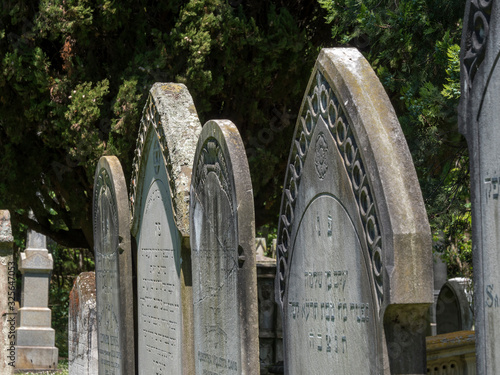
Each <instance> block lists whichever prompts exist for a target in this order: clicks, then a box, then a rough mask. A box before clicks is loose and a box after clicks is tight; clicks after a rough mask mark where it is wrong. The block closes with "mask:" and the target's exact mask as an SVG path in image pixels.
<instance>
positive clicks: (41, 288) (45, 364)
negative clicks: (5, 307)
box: [16, 230, 59, 370]
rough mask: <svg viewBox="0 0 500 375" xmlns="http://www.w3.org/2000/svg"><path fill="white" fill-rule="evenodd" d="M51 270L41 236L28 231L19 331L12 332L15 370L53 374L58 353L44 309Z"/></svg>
mask: <svg viewBox="0 0 500 375" xmlns="http://www.w3.org/2000/svg"><path fill="white" fill-rule="evenodd" d="M53 267H54V262H53V260H52V254H49V251H48V250H47V246H46V239H45V236H44V235H42V234H40V233H37V232H35V231H33V230H29V231H28V239H27V241H26V250H25V251H24V252H22V253H21V259H20V262H19V270H20V271H21V273H22V275H23V279H22V288H23V289H22V292H21V308H20V309H19V327H18V328H17V329H16V336H17V337H16V339H17V346H16V369H23V370H53V369H55V368H57V363H58V354H59V350H58V349H57V348H56V347H55V346H54V344H55V331H54V329H53V328H52V327H51V322H52V312H51V311H50V309H49V308H48V303H49V284H50V275H51V272H52V269H53Z"/></svg>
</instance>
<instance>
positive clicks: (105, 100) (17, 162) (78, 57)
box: [0, 0, 323, 248]
mask: <svg viewBox="0 0 500 375" xmlns="http://www.w3.org/2000/svg"><path fill="white" fill-rule="evenodd" d="M322 24H323V21H322V19H321V17H318V7H317V6H316V7H312V6H304V5H303V4H302V3H300V2H290V3H289V4H287V5H286V6H284V5H283V4H282V3H281V2H275V1H273V2H260V1H258V0H253V1H248V2H245V3H243V4H242V5H239V6H234V7H233V6H231V5H230V3H228V2H226V1H222V0H207V1H199V0H191V1H169V2H146V1H130V0H127V1H122V2H112V1H104V0H103V1H99V2H96V3H92V2H81V1H76V0H50V1H49V0H39V1H36V2H34V3H32V2H27V1H20V2H16V3H14V2H5V5H4V6H3V7H2V8H1V9H0V36H1V39H0V72H1V74H0V90H1V91H0V92H1V93H0V118H1V120H0V152H1V153H2V155H3V163H2V165H0V175H1V176H2V178H0V193H1V194H0V205H1V206H2V207H5V208H9V209H10V210H11V212H14V214H13V216H14V217H13V219H14V221H15V222H16V223H19V222H22V223H24V224H26V225H28V226H29V227H31V228H34V229H36V230H37V231H39V232H42V233H45V234H47V235H49V236H51V237H52V238H53V239H54V240H56V241H57V242H58V243H60V244H62V245H64V246H68V247H90V248H91V247H92V228H91V212H92V210H91V196H92V186H93V174H94V168H95V165H96V162H97V160H98V159H99V157H100V156H101V155H103V154H114V155H117V156H118V157H119V158H120V160H121V162H122V165H123V167H124V169H125V174H126V178H127V179H128V177H129V176H130V170H131V161H132V157H133V151H134V147H135V138H136V136H137V129H138V122H139V117H140V113H141V109H142V107H143V105H144V101H145V99H146V96H147V92H148V89H149V87H150V85H151V84H152V83H154V82H156V81H176V82H182V83H185V84H186V85H187V86H188V88H189V89H190V92H191V93H192V95H193V97H194V100H195V104H196V107H197V110H198V113H199V115H200V118H201V120H202V122H205V121H206V120H207V119H210V118H229V119H231V120H233V122H235V124H236V125H237V126H238V127H239V129H240V131H241V133H242V135H243V138H244V142H245V144H246V145H247V147H248V148H249V150H250V153H251V154H252V155H251V159H250V162H251V165H250V167H251V170H252V178H253V182H254V192H255V196H256V202H257V203H256V205H257V207H258V208H257V220H258V223H259V224H265V223H266V222H269V221H276V215H277V210H278V209H277V205H278V204H279V198H277V199H275V197H278V196H280V193H279V191H280V186H281V183H282V179H283V176H284V168H285V162H284V161H283V160H286V158H287V154H288V147H289V144H288V142H289V141H288V140H289V136H290V134H291V131H292V127H288V126H281V124H279V125H280V126H279V127H278V126H276V124H275V123H273V121H274V122H281V119H282V118H285V119H286V118H287V116H293V115H294V113H293V111H292V112H291V111H290V109H289V108H297V109H294V111H297V110H298V107H299V104H300V101H301V97H302V95H303V90H304V88H305V85H306V84H307V78H308V73H307V72H309V71H310V69H311V68H312V66H313V63H314V59H315V57H316V55H317V48H315V47H314V46H313V44H312V42H311V40H313V39H314V38H315V37H316V35H321V33H320V32H318V31H321V25H322ZM299 25H302V27H301V26H299ZM304 72H306V73H304ZM276 111H278V112H279V116H277V115H276V114H275V112H276ZM277 119H278V121H276V120H277ZM285 122H286V125H288V124H289V121H288V122H287V121H285ZM271 127H272V128H273V129H274V130H271ZM277 128H280V129H281V130H279V131H276V129H277ZM262 129H266V130H267V132H268V133H269V134H271V136H272V137H271V138H270V137H267V138H265V139H264V138H263V139H264V142H263V141H262V139H260V138H259V137H258V134H259V131H260V130H262ZM270 146H272V147H270ZM261 157H263V158H266V163H265V168H262V163H263V162H262V160H261ZM26 166H29V168H26ZM26 181H29V182H30V183H25V182H26ZM269 196H271V197H273V198H272V199H269V198H268V197H269ZM264 202H267V204H266V206H265V208H264V204H263V203H264ZM259 207H262V208H259ZM29 208H31V209H32V210H33V211H34V214H35V216H36V218H37V221H38V223H35V222H33V221H31V220H29V218H28V217H27V214H26V213H27V212H28V209H29Z"/></svg>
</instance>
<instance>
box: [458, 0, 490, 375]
mask: <svg viewBox="0 0 500 375" xmlns="http://www.w3.org/2000/svg"><path fill="white" fill-rule="evenodd" d="M499 7H500V4H499V3H498V2H495V1H490V0H488V1H476V0H474V1H470V0H469V1H467V7H466V11H465V15H464V22H463V24H464V28H463V34H462V46H461V73H460V76H461V98H460V104H459V111H458V113H459V130H460V132H461V133H462V134H464V135H465V137H466V139H467V144H468V147H469V158H470V177H471V203H472V239H473V244H472V246H473V247H472V249H473V251H472V255H473V266H474V298H475V302H474V315H475V319H476V335H477V340H476V348H477V373H478V374H498V373H500V340H499V339H498V335H497V334H496V332H497V331H498V330H499V329H500V314H499V311H500V310H499V309H500V301H499V292H500V272H498V268H499V266H500V220H499V219H498V217H499V212H500V200H499V194H498V192H499V186H500V168H499V165H500V164H499V163H500V148H499V147H498V144H499V142H500V133H499V132H498V126H499V121H500V106H499V105H498V101H499V97H500V79H499V78H498V77H499V73H500V71H499V69H500V66H499V64H498V58H499V56H500V11H499Z"/></svg>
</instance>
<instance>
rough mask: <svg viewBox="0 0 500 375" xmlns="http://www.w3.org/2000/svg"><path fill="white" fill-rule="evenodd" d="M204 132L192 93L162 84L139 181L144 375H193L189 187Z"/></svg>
mask: <svg viewBox="0 0 500 375" xmlns="http://www.w3.org/2000/svg"><path fill="white" fill-rule="evenodd" d="M200 131H201V125H200V122H199V120H198V116H197V114H196V109H195V107H194V104H193V100H192V98H191V96H190V94H189V92H188V90H187V88H186V87H185V86H184V85H181V84H173V83H166V84H165V83H156V84H155V85H154V86H153V87H152V88H151V91H150V95H149V99H148V102H147V103H146V106H145V108H144V112H143V117H142V120H141V127H140V130H139V137H138V141H137V148H136V155H135V159H134V165H133V171H132V173H133V175H132V182H131V187H130V193H131V201H132V213H133V219H132V235H133V236H134V237H135V239H136V241H137V300H138V301H137V303H138V312H137V317H138V348H137V351H138V362H139V363H138V368H139V374H193V373H194V354H193V347H194V344H193V332H192V329H193V328H192V327H193V326H192V320H193V318H192V290H191V284H192V281H191V248H190V244H189V214H188V212H189V186H190V182H191V168H192V166H193V158H194V153H195V149H196V142H197V139H198V135H199V133H200Z"/></svg>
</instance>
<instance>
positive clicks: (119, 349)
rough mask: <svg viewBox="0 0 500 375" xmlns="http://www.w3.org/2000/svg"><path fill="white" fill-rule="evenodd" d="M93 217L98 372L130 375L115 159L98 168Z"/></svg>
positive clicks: (126, 261) (125, 252)
mask: <svg viewBox="0 0 500 375" xmlns="http://www.w3.org/2000/svg"><path fill="white" fill-rule="evenodd" d="M92 216H93V221H94V223H93V224H94V254H95V273H96V291H97V322H98V324H97V332H98V338H99V340H98V354H99V374H110V375H111V374H135V355H134V310H133V308H134V299H133V289H132V288H133V286H132V272H133V270H132V251H131V248H130V210H129V202H128V195H127V186H126V184H125V177H124V175H123V170H122V167H121V164H120V162H119V160H118V158H116V157H115V156H103V157H101V159H100V160H99V163H98V164H97V168H96V173H95V179H94V201H93V213H92Z"/></svg>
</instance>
